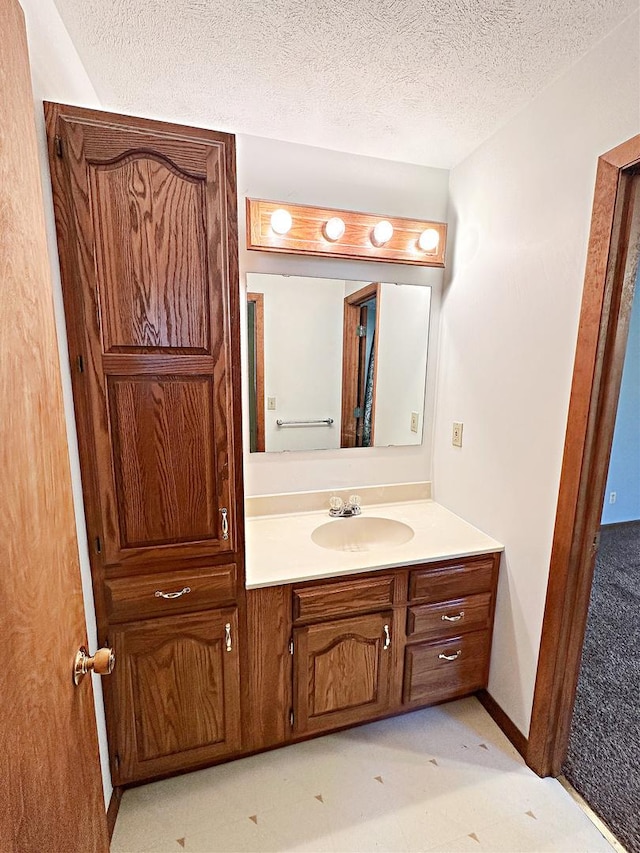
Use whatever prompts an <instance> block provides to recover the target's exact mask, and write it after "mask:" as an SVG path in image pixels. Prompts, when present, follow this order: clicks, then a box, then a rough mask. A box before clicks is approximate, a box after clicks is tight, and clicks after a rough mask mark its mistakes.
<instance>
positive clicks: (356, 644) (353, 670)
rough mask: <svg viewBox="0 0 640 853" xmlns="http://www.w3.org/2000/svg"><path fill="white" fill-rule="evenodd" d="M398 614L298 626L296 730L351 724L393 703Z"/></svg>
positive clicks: (295, 639)
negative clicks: (394, 623)
mask: <svg viewBox="0 0 640 853" xmlns="http://www.w3.org/2000/svg"><path fill="white" fill-rule="evenodd" d="M392 617H393V614H392V613H391V611H389V612H385V613H372V614H370V615H368V616H353V617H350V618H348V619H337V620H334V621H332V622H322V623H320V624H317V625H307V626H305V627H302V628H296V629H295V630H294V632H293V635H294V650H295V659H294V696H295V707H294V727H295V728H294V730H295V732H296V733H298V734H300V733H303V732H314V731H321V730H323V729H333V728H338V727H340V726H348V725H351V724H353V723H357V722H361V721H362V720H367V719H370V718H372V717H376V716H378V715H380V714H383V713H384V712H385V711H386V710H387V709H388V708H389V693H390V679H391V657H392V651H391V644H390V631H391V626H392Z"/></svg>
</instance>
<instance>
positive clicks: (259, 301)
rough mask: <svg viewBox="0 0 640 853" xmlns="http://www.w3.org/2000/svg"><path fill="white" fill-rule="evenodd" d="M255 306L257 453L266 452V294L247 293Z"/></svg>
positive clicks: (252, 393)
mask: <svg viewBox="0 0 640 853" xmlns="http://www.w3.org/2000/svg"><path fill="white" fill-rule="evenodd" d="M250 302H251V303H253V306H254V312H255V313H254V332H253V343H254V352H255V377H256V384H255V388H251V387H249V395H250V396H251V395H254V396H255V411H256V453H258V452H264V450H265V425H264V293H253V292H248V293H247V305H248V304H249V303H250Z"/></svg>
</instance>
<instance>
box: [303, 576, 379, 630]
mask: <svg viewBox="0 0 640 853" xmlns="http://www.w3.org/2000/svg"><path fill="white" fill-rule="evenodd" d="M393 581H394V578H393V576H392V575H382V576H381V577H373V578H372V577H369V578H362V579H354V580H350V581H341V582H339V583H328V584H322V585H321V586H313V587H306V588H305V587H296V588H295V589H294V590H293V618H294V620H295V621H296V622H302V621H306V620H310V619H329V618H332V617H334V616H341V615H342V614H347V613H366V612H367V611H368V610H384V609H385V608H387V607H389V606H390V605H392V604H393Z"/></svg>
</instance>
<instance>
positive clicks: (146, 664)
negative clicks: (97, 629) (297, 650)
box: [105, 608, 241, 785]
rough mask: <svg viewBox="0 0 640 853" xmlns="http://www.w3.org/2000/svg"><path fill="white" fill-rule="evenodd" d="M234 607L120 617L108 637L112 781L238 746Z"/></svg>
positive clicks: (190, 764)
mask: <svg viewBox="0 0 640 853" xmlns="http://www.w3.org/2000/svg"><path fill="white" fill-rule="evenodd" d="M237 637H238V620H237V610H236V609H235V608H229V609H225V610H212V611H205V612H203V613H198V614H195V615H192V616H176V617H167V618H160V619H155V620H153V621H148V622H138V623H132V624H129V625H123V626H121V627H118V628H117V629H114V630H113V631H112V633H111V636H110V640H111V642H112V643H113V648H114V650H115V654H116V660H117V666H116V668H115V669H114V672H113V674H112V676H111V677H110V679H108V682H109V683H108V684H107V683H105V689H106V690H107V693H106V699H107V702H109V703H111V704H112V706H113V707H114V708H115V709H117V710H116V711H115V715H114V716H115V717H116V719H117V723H116V733H117V743H116V745H115V748H113V749H112V754H113V756H114V765H115V766H114V767H113V768H112V772H113V782H114V784H115V785H120V784H122V783H125V782H131V781H135V780H139V779H145V778H148V777H150V776H155V775H158V774H161V773H166V772H170V771H172V770H177V769H180V770H183V769H186V768H189V767H195V766H198V765H199V764H204V763H206V762H209V761H212V760H215V759H216V758H221V757H223V756H225V755H227V754H230V753H233V752H235V751H237V750H239V748H240V745H241V742H240V677H239V668H238V647H237Z"/></svg>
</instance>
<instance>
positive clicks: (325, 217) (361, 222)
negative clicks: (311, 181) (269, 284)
mask: <svg viewBox="0 0 640 853" xmlns="http://www.w3.org/2000/svg"><path fill="white" fill-rule="evenodd" d="M274 214H275V217H274ZM327 223H329V225H327ZM376 226H378V227H377V229H376ZM336 235H338V236H336ZM389 235H390V236H389ZM446 240H447V226H446V224H445V223H444V222H428V221H421V220H417V219H404V218H402V217H398V216H378V215H376V214H372V213H356V212H355V211H352V210H334V209H332V208H327V207H309V206H306V205H302V204H291V203H289V202H286V201H263V200H261V199H254V198H248V199H247V248H248V249H255V250H257V251H260V252H286V253H289V254H296V255H317V256H319V257H328V258H349V259H350V260H359V261H362V260H365V261H384V262H386V263H396V264H397V263H400V264H416V265H419V266H426V267H443V266H444V255H445V245H446Z"/></svg>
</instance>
